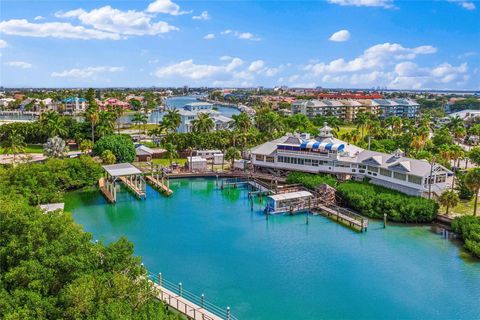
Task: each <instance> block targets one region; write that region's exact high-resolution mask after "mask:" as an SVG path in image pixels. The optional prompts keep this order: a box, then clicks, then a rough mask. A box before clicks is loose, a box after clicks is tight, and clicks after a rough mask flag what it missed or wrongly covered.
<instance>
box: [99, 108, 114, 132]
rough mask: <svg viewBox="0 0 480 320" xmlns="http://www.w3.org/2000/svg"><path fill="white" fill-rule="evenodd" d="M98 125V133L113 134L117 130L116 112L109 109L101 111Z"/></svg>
mask: <svg viewBox="0 0 480 320" xmlns="http://www.w3.org/2000/svg"><path fill="white" fill-rule="evenodd" d="M98 115H99V119H98V125H97V133H98V134H99V135H100V136H101V137H103V136H105V135H109V134H112V133H113V131H114V130H115V114H114V113H113V112H108V111H100V112H99V114H98Z"/></svg>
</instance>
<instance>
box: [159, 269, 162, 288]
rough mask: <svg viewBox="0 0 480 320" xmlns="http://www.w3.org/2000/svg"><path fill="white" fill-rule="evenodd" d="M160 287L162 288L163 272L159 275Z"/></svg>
mask: <svg viewBox="0 0 480 320" xmlns="http://www.w3.org/2000/svg"><path fill="white" fill-rule="evenodd" d="M158 285H159V286H160V287H161V286H162V273H161V272H160V273H159V274H158Z"/></svg>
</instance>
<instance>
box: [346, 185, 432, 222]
mask: <svg viewBox="0 0 480 320" xmlns="http://www.w3.org/2000/svg"><path fill="white" fill-rule="evenodd" d="M337 195H338V196H339V197H340V198H341V200H342V202H343V204H344V205H346V206H347V207H349V208H352V209H353V210H355V211H357V212H358V213H360V214H362V215H364V216H367V217H370V218H377V219H380V218H383V215H384V214H385V213H386V214H387V218H388V219H389V220H391V221H395V222H415V223H421V222H431V221H433V219H435V217H436V215H437V212H438V204H437V203H436V202H435V201H433V200H429V199H425V198H421V197H416V196H409V195H406V194H404V193H401V192H398V191H395V190H391V189H387V188H384V187H381V186H377V185H374V184H370V183H366V182H355V181H346V182H343V183H341V184H339V185H338V186H337Z"/></svg>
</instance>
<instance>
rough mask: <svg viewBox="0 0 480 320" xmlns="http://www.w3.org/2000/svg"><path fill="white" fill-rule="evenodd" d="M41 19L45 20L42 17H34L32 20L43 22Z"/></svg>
mask: <svg viewBox="0 0 480 320" xmlns="http://www.w3.org/2000/svg"><path fill="white" fill-rule="evenodd" d="M43 19H45V17H42V16H36V17H35V18H33V20H35V21H38V20H43Z"/></svg>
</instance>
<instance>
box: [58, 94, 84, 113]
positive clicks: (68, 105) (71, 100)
mask: <svg viewBox="0 0 480 320" xmlns="http://www.w3.org/2000/svg"><path fill="white" fill-rule="evenodd" d="M62 103H63V105H64V107H65V110H64V111H65V113H70V114H78V113H82V112H85V110H86V109H87V99H85V98H78V97H68V98H65V99H63V100H62Z"/></svg>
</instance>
